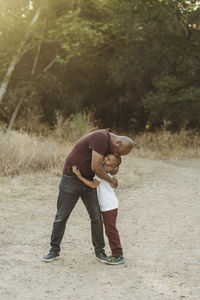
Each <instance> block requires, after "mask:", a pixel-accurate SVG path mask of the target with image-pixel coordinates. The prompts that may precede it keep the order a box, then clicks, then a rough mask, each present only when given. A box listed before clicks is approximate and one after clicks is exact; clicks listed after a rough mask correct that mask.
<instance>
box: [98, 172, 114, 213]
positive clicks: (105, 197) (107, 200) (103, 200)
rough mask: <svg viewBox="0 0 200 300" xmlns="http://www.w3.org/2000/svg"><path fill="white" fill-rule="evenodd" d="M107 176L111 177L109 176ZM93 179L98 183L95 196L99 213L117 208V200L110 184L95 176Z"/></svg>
mask: <svg viewBox="0 0 200 300" xmlns="http://www.w3.org/2000/svg"><path fill="white" fill-rule="evenodd" d="M108 175H109V176H110V177H112V176H111V175H110V174H108ZM94 178H95V179H97V180H98V181H100V183H99V185H98V186H97V196H98V201H99V206H100V209H101V211H108V210H112V209H115V208H118V199H117V197H116V195H115V192H114V190H113V188H112V186H111V185H110V183H109V182H108V181H106V180H103V179H101V178H99V177H98V176H97V175H95V176H94Z"/></svg>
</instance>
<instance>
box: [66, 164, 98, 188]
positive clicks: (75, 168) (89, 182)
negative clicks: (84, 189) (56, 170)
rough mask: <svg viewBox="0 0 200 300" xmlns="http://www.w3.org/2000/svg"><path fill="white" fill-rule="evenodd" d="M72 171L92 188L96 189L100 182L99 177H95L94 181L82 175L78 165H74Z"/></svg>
mask: <svg viewBox="0 0 200 300" xmlns="http://www.w3.org/2000/svg"><path fill="white" fill-rule="evenodd" d="M72 171H73V173H74V174H75V175H76V176H77V177H78V179H80V180H81V181H82V182H83V183H85V184H86V185H87V186H89V187H90V188H92V189H95V188H96V187H97V186H98V185H99V183H100V182H99V181H98V180H97V179H93V181H90V180H87V179H86V178H84V177H83V176H81V173H80V171H79V170H78V169H77V167H76V166H73V167H72Z"/></svg>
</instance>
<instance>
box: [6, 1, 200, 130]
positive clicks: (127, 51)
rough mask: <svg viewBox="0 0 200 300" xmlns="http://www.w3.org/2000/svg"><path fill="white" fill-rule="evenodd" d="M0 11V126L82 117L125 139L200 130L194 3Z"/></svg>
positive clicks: (198, 14) (17, 6)
mask: <svg viewBox="0 0 200 300" xmlns="http://www.w3.org/2000/svg"><path fill="white" fill-rule="evenodd" d="M0 9H1V12H0V82H1V85H0V122H1V123H2V125H3V124H6V125H3V126H6V127H8V126H9V127H10V128H11V127H14V128H19V127H20V126H22V127H23V126H24V128H25V129H26V127H28V126H29V127H30V124H32V125H31V126H33V127H34V126H37V125H38V124H39V125H40V126H42V124H48V126H50V127H52V128H53V127H54V126H55V124H57V123H58V118H61V116H62V118H64V120H65V119H69V118H74V120H75V121H77V122H78V121H79V116H80V115H79V113H80V112H81V113H82V115H81V116H82V117H81V122H82V121H83V118H84V116H85V117H86V116H87V113H88V112H90V115H89V118H90V117H91V112H92V117H93V118H94V119H95V120H97V122H98V123H97V124H98V126H102V127H111V128H116V129H120V130H121V131H126V132H130V131H132V132H134V133H136V132H141V131H144V129H148V130H149V131H154V130H155V129H159V128H161V127H163V126H164V127H165V128H167V129H170V130H173V131H179V130H180V129H181V128H185V129H191V128H192V129H199V128H200V118H199V113H200V1H183V0H180V1H177V0H163V1H161V0H151V1H148V0H123V1H122V0H49V1H48V0H40V1H39V0H38V1H37V0H32V1H29V0H20V1H16V0H7V1H0ZM34 120H35V121H34ZM63 122H64V121H63ZM28 124H29V125H28ZM29 129H30V128H29ZM32 129H33V130H34V128H32Z"/></svg>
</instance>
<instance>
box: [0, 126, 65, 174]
mask: <svg viewBox="0 0 200 300" xmlns="http://www.w3.org/2000/svg"><path fill="white" fill-rule="evenodd" d="M0 140H1V143H0V175H3V176H5V175H17V174H23V173H35V172H38V171H52V170H59V171H60V172H61V171H62V167H63V163H64V160H65V158H66V156H67V152H68V151H69V149H70V145H69V144H66V143H62V144H60V143H58V142H55V141H54V140H53V139H51V138H45V139H41V138H39V137H36V136H30V135H28V134H27V133H19V132H15V131H11V132H8V133H6V134H5V133H3V132H2V131H0Z"/></svg>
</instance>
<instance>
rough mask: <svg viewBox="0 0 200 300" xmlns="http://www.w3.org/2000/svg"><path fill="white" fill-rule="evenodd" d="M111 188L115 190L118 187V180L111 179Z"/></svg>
mask: <svg viewBox="0 0 200 300" xmlns="http://www.w3.org/2000/svg"><path fill="white" fill-rule="evenodd" d="M111 186H112V187H113V188H114V189H116V188H117V187H118V180H117V179H116V178H115V177H112V178H111Z"/></svg>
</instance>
